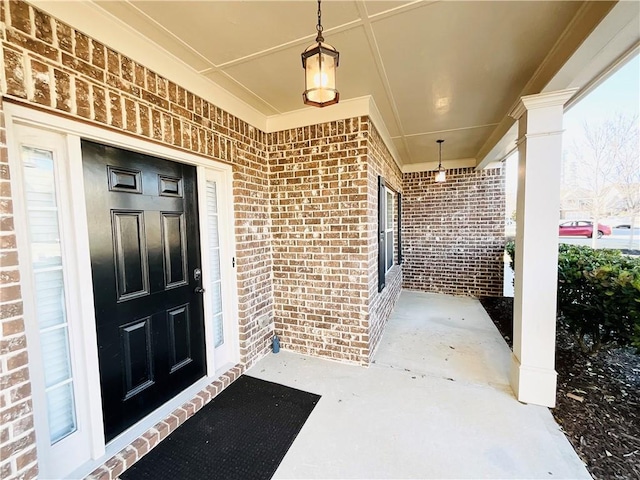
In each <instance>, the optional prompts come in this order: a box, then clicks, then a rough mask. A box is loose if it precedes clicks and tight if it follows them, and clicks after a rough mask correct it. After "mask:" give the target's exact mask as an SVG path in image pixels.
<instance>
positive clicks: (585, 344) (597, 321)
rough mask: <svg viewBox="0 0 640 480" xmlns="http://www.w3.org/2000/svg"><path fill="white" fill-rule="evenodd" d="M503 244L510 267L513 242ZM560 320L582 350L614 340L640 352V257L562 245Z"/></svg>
mask: <svg viewBox="0 0 640 480" xmlns="http://www.w3.org/2000/svg"><path fill="white" fill-rule="evenodd" d="M506 249H507V252H508V253H509V255H510V257H511V259H512V260H511V268H514V260H513V259H514V258H515V244H514V242H509V243H508V244H507V246H506ZM558 320H559V321H561V322H563V323H565V324H566V325H567V327H568V328H569V331H570V332H571V333H572V334H573V335H574V336H575V338H576V341H577V342H578V344H579V345H580V347H581V348H582V350H583V351H585V352H591V353H595V352H597V351H598V350H599V349H600V348H602V347H607V346H610V345H614V344H615V345H619V346H627V345H633V346H634V347H635V348H636V350H638V351H639V352H640V258H634V257H630V256H625V255H622V254H621V253H620V251H619V250H604V249H601V250H594V249H592V248H591V247H582V246H577V245H563V244H561V245H560V246H559V252H558Z"/></svg>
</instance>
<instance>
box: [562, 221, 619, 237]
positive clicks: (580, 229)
mask: <svg viewBox="0 0 640 480" xmlns="http://www.w3.org/2000/svg"><path fill="white" fill-rule="evenodd" d="M558 234H559V235H560V236H561V237H582V236H584V237H587V238H591V237H592V236H593V222H589V221H586V220H577V221H576V220H574V221H571V222H564V223H561V224H560V227H559V231H558ZM603 235H611V227H610V226H608V225H602V224H601V223H598V238H602V236H603Z"/></svg>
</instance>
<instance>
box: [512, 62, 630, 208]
mask: <svg viewBox="0 0 640 480" xmlns="http://www.w3.org/2000/svg"><path fill="white" fill-rule="evenodd" d="M618 113H623V114H626V115H634V114H635V115H640V55H636V56H635V57H634V58H632V59H631V60H630V61H629V62H627V63H626V64H625V65H623V66H622V68H620V69H619V70H618V71H616V72H615V73H613V75H611V76H610V77H609V78H607V79H606V80H605V81H604V82H602V83H601V84H600V85H599V86H598V87H597V88H596V89H594V90H592V91H591V92H590V93H589V94H588V95H586V96H585V97H584V98H583V99H582V100H580V102H578V103H576V104H575V105H574V106H572V107H571V108H570V109H569V110H567V111H566V112H565V115H564V118H563V127H564V129H565V131H564V134H563V137H562V144H563V150H567V149H568V147H569V146H570V145H572V143H573V141H574V140H577V139H580V137H582V134H583V133H582V132H583V125H584V122H585V121H588V122H589V123H591V124H599V123H602V122H604V121H605V120H607V119H609V118H612V117H615V116H616V115H617V114H618ZM638 128H640V124H639V125H638ZM516 164H517V154H516V155H513V156H511V157H510V158H509V159H508V160H507V179H506V189H507V195H508V196H509V195H510V194H513V195H515V191H516V188H517V165H516ZM508 203H511V202H509V199H508ZM513 208H515V203H514V206H513ZM509 209H510V205H508V206H507V216H509V215H510V210H509Z"/></svg>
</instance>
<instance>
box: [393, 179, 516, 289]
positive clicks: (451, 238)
mask: <svg viewBox="0 0 640 480" xmlns="http://www.w3.org/2000/svg"><path fill="white" fill-rule="evenodd" d="M433 175H434V174H433V172H418V173H405V174H404V177H403V186H404V196H403V218H402V241H403V254H404V267H403V287H404V288H407V289H411V290H421V291H425V292H436V293H448V294H453V295H469V296H476V297H477V296H482V295H502V282H503V263H502V256H503V249H504V210H505V193H504V182H505V179H504V170H503V169H500V168H498V169H489V170H481V171H479V172H476V171H475V170H474V169H473V168H461V169H455V170H448V171H447V181H446V183H441V184H438V183H435V182H434V179H433Z"/></svg>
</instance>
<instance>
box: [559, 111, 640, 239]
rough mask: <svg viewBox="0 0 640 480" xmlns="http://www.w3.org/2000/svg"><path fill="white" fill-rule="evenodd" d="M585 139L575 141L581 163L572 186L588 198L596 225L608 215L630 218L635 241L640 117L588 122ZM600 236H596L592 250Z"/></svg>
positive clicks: (574, 149) (639, 186)
mask: <svg viewBox="0 0 640 480" xmlns="http://www.w3.org/2000/svg"><path fill="white" fill-rule="evenodd" d="M583 130H584V132H583V138H582V140H581V141H580V142H577V141H574V144H573V146H572V157H573V160H574V161H576V162H577V164H578V165H577V168H576V169H574V172H575V178H573V179H572V180H573V181H572V183H573V184H574V185H575V188H578V189H580V190H581V191H582V192H583V194H584V196H585V202H584V203H585V205H586V207H587V208H588V210H589V213H590V215H591V218H592V220H593V224H594V233H595V231H596V227H595V226H596V225H597V224H598V221H599V219H601V218H602V217H604V216H606V215H620V214H624V215H629V216H630V217H631V219H632V221H631V223H632V242H633V227H634V226H635V218H636V217H637V216H638V215H639V214H640V145H639V144H638V115H632V116H630V115H624V114H618V115H616V116H615V117H612V118H610V119H607V120H605V121H604V122H602V123H600V124H595V125H594V124H592V123H587V122H585V123H584V125H583ZM596 239H597V235H593V239H592V247H595V246H596Z"/></svg>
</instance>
